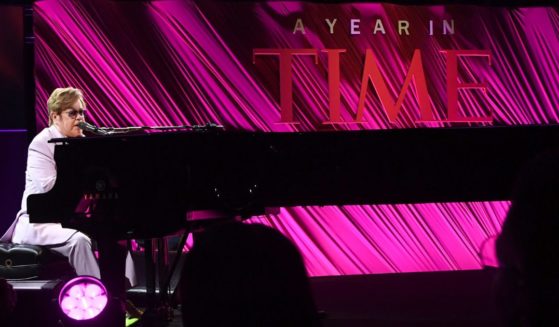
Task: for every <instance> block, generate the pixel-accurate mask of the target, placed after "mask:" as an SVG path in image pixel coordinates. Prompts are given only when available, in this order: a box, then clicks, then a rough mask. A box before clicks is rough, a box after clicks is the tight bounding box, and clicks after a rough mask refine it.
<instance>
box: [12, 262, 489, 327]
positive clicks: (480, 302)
mask: <svg viewBox="0 0 559 327" xmlns="http://www.w3.org/2000/svg"><path fill="white" fill-rule="evenodd" d="M493 278H494V270H492V269H488V270H475V271H453V272H432V273H406V274H386V275H385V274H382V275H358V276H335V277H334V276H333V277H314V278H311V286H312V292H313V295H314V298H315V301H316V304H317V306H318V309H319V310H320V315H321V317H322V323H323V326H324V327H361V326H363V327H364V326H377V327H404V326H406V327H412V326H425V327H427V326H433V327H438V326H440V327H443V326H455V327H466V326H468V327H470V326H496V325H498V324H497V317H496V314H495V309H494V304H493V303H494V301H493V294H492V287H493ZM27 283H29V284H32V285H36V284H37V282H27ZM24 284H25V283H23V284H16V285H18V286H16V287H17V288H20V289H18V299H19V300H20V302H19V303H18V307H17V310H16V312H18V313H19V315H18V316H19V317H21V318H22V319H23V322H20V323H17V324H16V325H14V326H29V327H32V326H55V325H52V324H51V322H52V320H53V319H55V317H54V315H53V313H54V312H55V307H54V304H53V303H52V301H51V298H49V293H50V292H51V291H50V289H51V288H52V284H46V285H44V286H43V287H44V288H46V289H45V290H42V291H37V290H33V291H32V290H29V289H27V290H26V289H22V287H24V286H23V285H24ZM32 285H30V286H28V288H31V286H32ZM143 290H145V288H142V287H137V288H135V289H132V290H130V291H129V292H128V296H129V298H130V299H132V300H133V301H134V302H135V303H137V304H142V303H144V302H145V293H144V292H143ZM30 310H32V312H34V314H33V315H32V316H31V315H29V314H26V312H30ZM174 314H175V317H174V319H173V320H172V321H170V322H168V323H167V324H166V326H176V327H178V326H182V322H181V317H180V311H179V310H174ZM216 314H219V313H216ZM38 317H40V319H39V318H38ZM34 323H35V324H34ZM136 326H142V325H141V323H139V325H138V324H137V325H136Z"/></svg>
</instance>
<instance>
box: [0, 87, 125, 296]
mask: <svg viewBox="0 0 559 327" xmlns="http://www.w3.org/2000/svg"><path fill="white" fill-rule="evenodd" d="M47 107H48V117H49V127H48V128H45V129H43V130H42V131H41V132H40V133H39V134H38V135H37V136H36V137H35V138H34V139H33V141H32V142H31V144H30V145H29V151H28V155H27V170H26V174H25V175H26V176H25V191H24V193H23V199H22V201H21V210H20V211H19V212H18V214H17V216H16V219H15V221H14V222H13V224H12V225H11V226H10V228H9V229H8V231H7V232H6V233H5V234H4V236H2V238H1V239H0V241H4V242H10V241H11V242H13V243H19V244H33V245H42V246H48V247H49V249H51V250H52V251H55V252H58V253H60V254H62V255H64V256H66V257H68V260H69V262H70V264H71V265H72V267H74V269H75V271H76V274H77V275H89V276H94V277H97V278H100V271H99V265H98V264H97V260H96V258H95V256H94V254H93V251H92V248H91V239H90V238H89V237H88V236H86V235H85V234H83V233H81V232H79V231H77V230H74V229H69V228H63V227H62V226H61V225H60V224H57V223H44V224H33V223H29V215H28V214H27V197H28V196H29V195H30V194H37V193H45V192H48V191H49V190H50V189H52V188H53V186H54V184H55V181H56V163H55V161H54V144H53V143H48V141H49V140H50V139H53V138H63V137H82V136H84V135H83V131H82V130H81V129H80V128H79V127H78V126H77V125H78V123H80V122H82V121H84V120H85V102H84V100H83V95H82V92H81V91H80V90H79V89H76V88H72V87H67V88H57V89H55V90H54V91H53V92H52V94H51V95H50V97H49V99H48V101H47ZM126 277H127V278H128V280H129V282H130V283H131V284H132V285H134V284H135V275H134V269H133V263H132V260H131V257H130V255H129V254H128V256H127V258H126Z"/></svg>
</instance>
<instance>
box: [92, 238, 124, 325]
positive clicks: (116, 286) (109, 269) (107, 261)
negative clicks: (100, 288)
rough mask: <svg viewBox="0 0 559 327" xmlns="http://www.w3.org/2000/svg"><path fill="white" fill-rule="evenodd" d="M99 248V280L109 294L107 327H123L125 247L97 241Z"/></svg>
mask: <svg viewBox="0 0 559 327" xmlns="http://www.w3.org/2000/svg"><path fill="white" fill-rule="evenodd" d="M97 245H98V248H99V269H100V271H101V280H102V282H103V284H105V287H107V291H108V292H109V296H110V298H109V306H108V310H109V311H108V315H107V320H106V322H105V323H104V324H103V325H104V326H107V327H123V326H124V324H125V306H124V303H125V301H126V277H125V276H124V275H125V273H124V272H125V262H126V254H127V249H126V246H123V245H121V244H119V242H118V241H116V240H102V239H98V240H97Z"/></svg>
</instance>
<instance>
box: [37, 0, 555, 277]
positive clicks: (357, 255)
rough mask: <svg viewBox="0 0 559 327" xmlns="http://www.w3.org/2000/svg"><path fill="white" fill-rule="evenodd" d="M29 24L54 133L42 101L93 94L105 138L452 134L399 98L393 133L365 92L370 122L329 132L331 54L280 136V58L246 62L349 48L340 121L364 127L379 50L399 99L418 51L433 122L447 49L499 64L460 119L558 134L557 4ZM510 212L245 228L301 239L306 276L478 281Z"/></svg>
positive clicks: (126, 7)
mask: <svg viewBox="0 0 559 327" xmlns="http://www.w3.org/2000/svg"><path fill="white" fill-rule="evenodd" d="M124 13H126V14H124ZM34 15H35V16H34V24H35V26H34V30H35V37H36V48H35V49H36V50H35V53H36V75H35V76H36V86H37V97H36V103H37V111H36V114H37V122H38V127H39V128H42V127H45V126H46V125H47V114H46V112H47V110H46V106H45V103H46V101H47V98H48V95H49V93H50V92H51V91H52V90H53V89H54V88H55V87H64V86H69V85H71V86H74V87H78V88H81V89H83V90H84V93H85V98H86V102H87V105H88V108H90V112H91V115H90V116H88V119H89V120H90V121H91V122H92V123H95V124H97V125H101V126H117V127H119V126H131V125H166V124H175V125H183V124H201V123H206V122H208V121H214V122H216V123H219V124H222V125H224V126H226V127H227V129H233V130H235V129H246V130H253V131H274V132H297V131H315V130H340V131H342V130H356V129H390V128H415V127H444V126H446V125H444V124H442V123H439V122H434V123H424V124H418V123H417V122H416V119H417V114H418V110H417V108H418V101H417V98H416V96H415V94H414V93H413V92H412V93H410V95H408V96H407V97H406V98H405V100H404V103H403V109H402V111H401V113H400V117H399V119H398V122H397V123H396V124H391V123H389V122H388V120H387V117H386V114H385V112H384V111H383V109H382V103H380V102H379V100H378V97H377V96H376V93H375V92H374V91H372V90H370V91H369V93H368V96H367V99H366V110H365V117H364V120H365V123H363V124H333V125H324V124H323V121H324V120H325V119H327V117H328V111H327V109H328V106H329V102H328V100H329V95H328V92H329V91H328V90H329V86H328V78H327V76H328V71H327V69H328V62H327V60H326V55H325V54H324V53H322V52H321V53H320V55H319V60H318V64H315V63H314V61H312V60H311V59H310V58H296V59H295V60H294V61H293V72H294V76H295V77H294V80H293V89H294V94H293V99H294V103H293V106H294V108H293V110H294V113H295V117H296V119H297V122H298V124H280V123H278V121H279V119H280V111H279V108H280V106H279V82H278V81H279V79H278V60H277V58H259V59H258V60H257V61H256V63H253V62H252V49H253V48H313V49H319V50H320V49H324V48H330V49H346V50H347V52H345V53H343V55H342V56H341V65H342V66H341V82H340V94H341V114H342V117H343V119H344V120H345V121H351V120H352V119H353V117H354V116H355V110H356V105H357V103H358V100H359V90H360V85H361V72H362V69H363V56H364V54H365V49H367V48H371V49H373V50H374V51H375V55H376V56H377V59H378V61H379V65H380V66H381V68H382V69H383V72H384V73H385V79H386V84H387V87H388V88H389V89H390V90H391V93H392V95H393V96H394V97H397V95H398V92H399V90H400V89H401V87H402V82H403V81H404V78H405V74H406V71H407V67H408V66H409V61H410V59H411V58H412V56H411V54H412V52H413V51H414V50H415V49H421V50H422V51H423V54H424V56H425V58H424V59H425V60H424V65H425V67H424V68H425V71H426V75H427V77H428V78H429V94H430V96H431V101H432V103H433V106H434V107H435V108H437V112H436V113H435V114H436V115H437V117H439V118H440V116H441V115H443V113H444V108H446V106H447V97H446V75H445V74H444V72H445V70H446V68H445V60H444V55H442V54H441V53H440V52H439V51H440V50H442V49H487V50H490V51H491V53H492V58H493V59H492V64H491V65H489V64H488V63H487V61H486V60H477V59H475V58H470V59H464V60H463V61H461V66H460V67H462V68H463V69H461V74H460V76H459V80H460V81H462V82H479V81H485V82H486V83H487V84H488V86H489V88H490V89H489V91H488V92H487V94H482V93H480V92H464V93H463V94H461V97H460V103H461V104H462V106H461V107H462V108H461V109H462V111H463V114H464V115H467V116H483V115H486V114H488V113H489V112H490V113H491V114H492V115H493V117H494V123H495V124H498V125H522V124H551V123H554V124H555V123H558V122H559V110H558V108H559V92H557V91H556V90H557V89H559V82H558V81H559V79H558V78H557V76H559V65H557V62H559V50H558V49H559V37H558V36H559V12H558V11H557V10H556V9H555V8H498V7H480V6H397V5H392V4H365V3H357V4H351V3H344V4H321V3H313V2H305V1H301V2H276V1H272V2H264V1H261V2H245V3H241V4H237V3H235V4H233V3H228V2H223V1H190V0H170V1H152V2H149V1H144V2H133V3H132V2H130V3H129V2H115V1H109V0H96V1H73V0H56V1H55V0H45V1H36V2H34ZM331 17H336V18H338V23H337V25H336V31H335V33H334V34H330V31H329V28H328V26H327V25H326V24H325V22H324V19H325V18H331ZM297 18H301V19H303V21H304V22H305V27H306V34H304V35H303V34H301V33H297V34H294V33H293V28H294V23H295V20H296V19H297ZM353 18H359V19H361V20H362V27H363V31H365V28H368V31H369V32H367V33H365V32H363V34H361V35H359V36H352V35H350V34H349V32H348V30H347V29H348V26H349V25H348V23H347V22H349V20H350V19H353ZM377 18H380V19H381V20H382V21H383V22H384V23H385V25H386V28H387V34H386V35H382V34H378V35H372V34H371V33H370V30H371V25H370V24H371V23H372V22H374V20H373V19H377ZM398 19H406V20H408V21H410V24H411V26H412V32H413V33H414V34H413V35H410V36H409V37H403V36H398V35H397V30H396V29H395V28H394V24H395V22H396V21H397V20H398ZM442 19H455V20H456V24H457V32H456V34H455V35H442V34H440V22H441V20H442ZM430 20H434V22H435V25H436V27H437V31H438V32H437V31H436V33H435V35H428V33H427V31H428V29H429V22H430ZM344 22H345V23H344ZM366 24H369V25H366ZM365 26H368V27H365ZM418 125H419V126H418ZM372 155H376V154H372ZM378 156H379V158H382V154H378ZM441 178H443V177H441ZM372 187H374V185H372ZM509 205H510V204H509V202H506V201H502V202H475V203H430V204H401V205H374V206H343V207H333V206H327V207H294V208H284V209H282V211H281V212H280V214H278V215H270V216H263V217H255V218H252V219H251V221H253V222H260V223H264V224H266V225H269V226H272V227H274V228H276V229H278V230H280V231H281V232H282V233H284V234H285V235H286V236H288V237H289V238H290V239H292V240H293V241H294V242H295V243H296V245H297V246H298V247H299V249H300V250H301V252H302V253H303V256H304V258H305V263H306V266H307V270H308V272H309V274H310V275H312V276H322V275H344V274H371V273H391V272H415V271H440V270H459V269H480V268H481V267H482V266H483V265H489V264H491V262H493V263H494V248H493V246H494V242H492V241H491V240H490V241H486V240H488V239H491V238H492V237H494V236H495V235H497V234H498V233H499V232H500V230H501V224H502V222H503V220H504V218H505V216H506V212H507V210H508V208H509ZM188 244H190V243H188Z"/></svg>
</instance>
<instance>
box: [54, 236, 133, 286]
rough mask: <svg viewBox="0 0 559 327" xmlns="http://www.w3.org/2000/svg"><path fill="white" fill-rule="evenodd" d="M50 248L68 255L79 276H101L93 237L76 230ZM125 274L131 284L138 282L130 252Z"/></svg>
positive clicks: (127, 256) (127, 257)
mask: <svg viewBox="0 0 559 327" xmlns="http://www.w3.org/2000/svg"><path fill="white" fill-rule="evenodd" d="M49 249H50V250H52V251H55V252H58V253H60V254H62V255H63V256H65V257H68V261H69V262H70V265H71V266H72V267H74V269H75V270H76V274H77V275H78V276H81V275H87V276H93V277H96V278H101V273H100V271H99V265H98V264H97V259H96V258H95V255H94V254H93V250H92V248H91V239H90V238H89V237H88V236H87V235H85V234H83V233H81V232H76V233H75V234H73V235H72V236H71V237H70V238H69V239H68V241H66V242H65V243H63V244H62V245H60V246H56V247H49ZM125 276H126V278H128V281H129V282H130V285H131V286H134V285H136V284H137V281H136V271H135V269H134V262H133V261H132V256H131V255H130V252H128V253H127V255H126V264H125Z"/></svg>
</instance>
